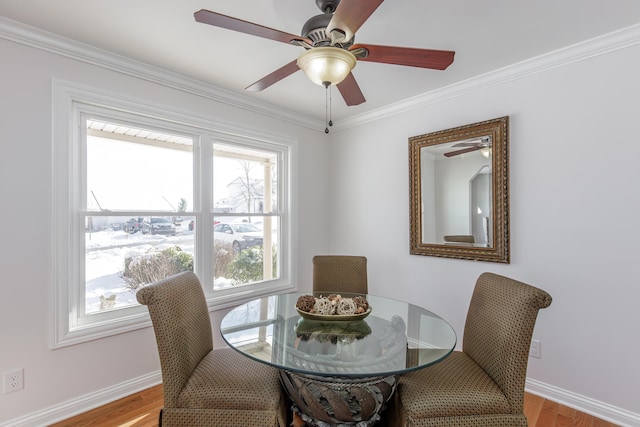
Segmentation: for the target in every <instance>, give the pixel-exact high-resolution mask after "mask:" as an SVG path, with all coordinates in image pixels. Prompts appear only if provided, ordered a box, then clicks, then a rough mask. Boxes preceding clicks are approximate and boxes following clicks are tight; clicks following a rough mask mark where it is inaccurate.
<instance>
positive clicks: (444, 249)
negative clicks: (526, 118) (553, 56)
mask: <svg viewBox="0 0 640 427" xmlns="http://www.w3.org/2000/svg"><path fill="white" fill-rule="evenodd" d="M487 137H488V138H490V141H491V183H490V192H491V197H490V205H491V213H490V216H489V222H488V224H487V230H488V235H489V239H490V240H489V242H491V244H490V245H484V246H480V245H474V244H469V243H464V242H448V243H443V244H440V243H431V242H429V243H427V242H425V241H424V239H423V236H422V232H423V206H424V205H423V200H422V194H423V192H422V168H421V165H422V159H421V153H422V149H423V148H425V147H435V146H438V145H443V146H445V145H451V144H454V143H457V142H460V141H468V140H474V139H482V138H487ZM409 185H410V187H409V197H410V208H409V222H410V227H411V230H410V231H411V235H410V245H411V247H410V253H411V254H412V255H425V256H436V257H444V258H456V259H468V260H475V261H488V262H500V263H505V264H508V263H509V262H510V258H509V256H510V254H509V244H510V242H509V117H508V116H506V117H501V118H497V119H493V120H487V121H484V122H479V123H474V124H470V125H466V126H460V127H456V128H452V129H447V130H442V131H438V132H432V133H428V134H425V135H419V136H414V137H411V138H409ZM443 237H444V236H443Z"/></svg>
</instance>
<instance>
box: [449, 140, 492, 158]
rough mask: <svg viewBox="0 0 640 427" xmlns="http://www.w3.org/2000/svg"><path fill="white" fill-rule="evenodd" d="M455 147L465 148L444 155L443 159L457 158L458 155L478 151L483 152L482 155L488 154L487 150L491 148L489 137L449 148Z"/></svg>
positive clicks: (463, 142)
mask: <svg viewBox="0 0 640 427" xmlns="http://www.w3.org/2000/svg"><path fill="white" fill-rule="evenodd" d="M456 147H465V148H461V149H460V150H455V151H449V152H447V153H444V155H445V157H453V156H458V155H460V154H465V153H471V152H473V151H478V150H483V151H482V153H483V155H484V153H487V154H489V151H488V150H489V149H490V148H491V137H490V136H485V137H482V138H475V139H472V140H468V141H462V142H459V143H457V144H454V145H452V146H451V148H456ZM485 157H488V156H487V155H485Z"/></svg>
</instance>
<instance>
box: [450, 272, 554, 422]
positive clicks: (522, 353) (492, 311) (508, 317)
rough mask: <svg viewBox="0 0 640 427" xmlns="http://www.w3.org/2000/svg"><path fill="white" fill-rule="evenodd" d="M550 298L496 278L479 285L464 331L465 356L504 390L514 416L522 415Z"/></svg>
mask: <svg viewBox="0 0 640 427" xmlns="http://www.w3.org/2000/svg"><path fill="white" fill-rule="evenodd" d="M550 304H551V296H550V295H549V294H548V293H547V292H545V291H543V290H541V289H538V288H536V287H533V286H530V285H527V284H526V283H522V282H518V281H516V280H513V279H509V278H507V277H503V276H499V275H497V274H493V273H483V274H481V275H480V277H479V278H478V280H477V282H476V286H475V289H474V291H473V295H472V297H471V303H470V304H469V312H468V314H467V320H466V323H465V327H464V337H463V340H462V351H463V352H464V353H466V354H467V355H468V356H469V357H471V358H472V359H473V360H474V361H475V362H476V363H477V364H478V365H480V366H481V367H482V369H484V370H485V372H487V374H489V376H491V378H493V380H494V381H495V382H496V383H497V384H498V386H499V387H500V388H501V390H502V392H503V393H504V394H505V396H506V397H507V399H508V400H509V404H510V405H511V410H512V412H514V413H522V412H523V405H524V385H525V381H526V378H527V362H528V360H529V347H530V346H531V336H532V334H533V328H534V326H535V323H536V318H537V316H538V311H539V310H540V309H542V308H546V307H549V305H550Z"/></svg>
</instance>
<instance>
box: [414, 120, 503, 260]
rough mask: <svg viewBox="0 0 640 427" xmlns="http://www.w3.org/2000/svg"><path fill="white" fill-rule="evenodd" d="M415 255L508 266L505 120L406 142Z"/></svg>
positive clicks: (451, 130) (461, 127) (487, 122)
mask: <svg viewBox="0 0 640 427" xmlns="http://www.w3.org/2000/svg"><path fill="white" fill-rule="evenodd" d="M409 181H410V189H409V195H410V217H409V222H410V224H411V236H410V241H411V248H410V253H411V254H413V255H427V256H437V257H445V258H458V259H470V260H475V261H491V262H501V263H509V117H501V118H497V119H493V120H487V121H484V122H480V123H474V124H470V125H466V126H460V127H457V128H453V129H447V130H442V131H438V132H433V133H428V134H425V135H419V136H414V137H411V138H409Z"/></svg>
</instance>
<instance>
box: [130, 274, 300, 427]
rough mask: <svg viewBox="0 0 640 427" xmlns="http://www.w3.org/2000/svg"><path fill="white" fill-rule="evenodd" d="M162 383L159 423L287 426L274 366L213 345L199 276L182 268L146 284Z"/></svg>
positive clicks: (142, 297)
mask: <svg viewBox="0 0 640 427" xmlns="http://www.w3.org/2000/svg"><path fill="white" fill-rule="evenodd" d="M136 298H137V299H138V301H139V302H140V303H141V304H144V305H146V306H147V307H148V309H149V314H150V316H151V321H152V323H153V329H154V332H155V336H156V343H157V346H158V353H159V355H160V367H161V371H162V382H163V386H164V408H163V409H162V411H161V412H160V425H161V426H165V427H173V426H189V427H199V426H217V427H230V426H235V427H241V426H242V427H246V426H261V427H262V426H268V427H285V425H286V419H287V418H286V417H287V415H286V411H287V407H288V403H287V400H286V398H285V397H284V394H283V390H282V388H281V385H280V382H279V374H278V371H277V370H276V369H274V368H271V367H269V366H266V365H263V364H261V363H258V362H255V361H253V360H250V359H248V358H246V357H244V356H242V355H241V354H240V353H238V352H236V351H235V350H233V349H230V348H223V349H218V350H214V349H213V338H212V333H211V321H210V318H209V310H208V308H207V302H206V299H205V296H204V292H203V290H202V286H201V285H200V281H199V280H198V277H197V276H196V275H195V274H194V273H192V272H184V273H180V274H177V275H175V276H171V277H167V278H166V279H163V280H160V281H158V282H156V283H153V284H151V285H147V286H145V287H144V288H142V289H140V290H139V291H138V292H137V293H136Z"/></svg>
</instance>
